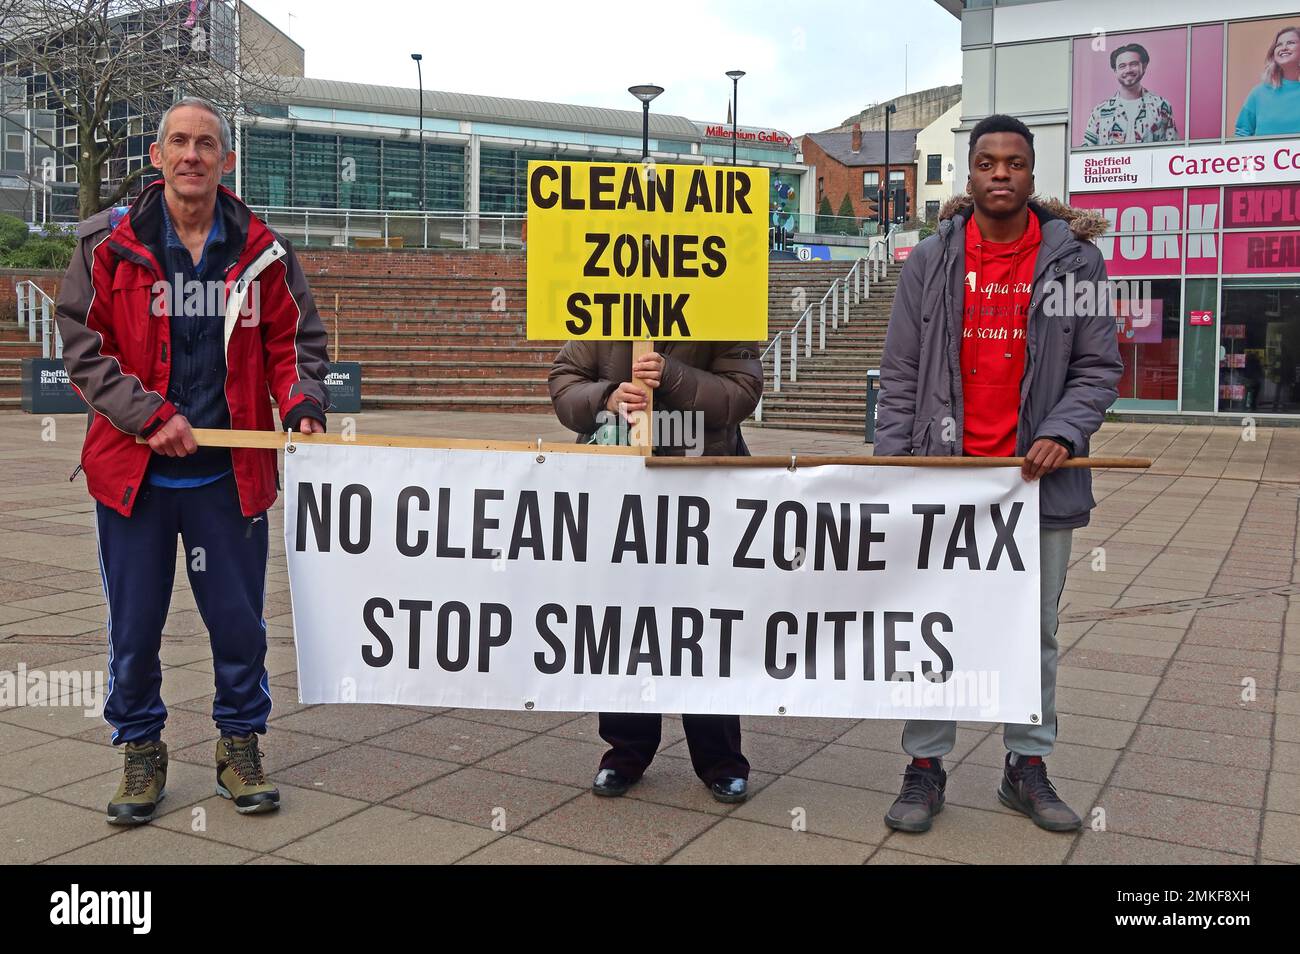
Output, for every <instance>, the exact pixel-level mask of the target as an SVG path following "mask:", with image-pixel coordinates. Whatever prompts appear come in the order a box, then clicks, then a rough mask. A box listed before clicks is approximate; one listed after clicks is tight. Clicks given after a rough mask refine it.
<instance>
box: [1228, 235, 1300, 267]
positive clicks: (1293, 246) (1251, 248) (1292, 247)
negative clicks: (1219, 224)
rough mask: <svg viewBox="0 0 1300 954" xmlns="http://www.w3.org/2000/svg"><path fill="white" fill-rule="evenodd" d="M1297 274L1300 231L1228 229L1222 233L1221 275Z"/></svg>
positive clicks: (1299, 260)
mask: <svg viewBox="0 0 1300 954" xmlns="http://www.w3.org/2000/svg"><path fill="white" fill-rule="evenodd" d="M1279 273H1283V274H1297V273H1300V231H1292V232H1228V233H1227V234H1225V235H1224V236H1223V274H1225V275H1273V274H1279Z"/></svg>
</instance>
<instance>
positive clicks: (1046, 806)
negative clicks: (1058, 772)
mask: <svg viewBox="0 0 1300 954" xmlns="http://www.w3.org/2000/svg"><path fill="white" fill-rule="evenodd" d="M998 801H1000V802H1001V803H1002V804H1003V805H1005V806H1007V808H1011V809H1014V810H1015V811H1018V812H1020V813H1021V814H1022V815H1028V816H1029V817H1030V818H1031V819H1033V822H1034V824H1035V825H1037V826H1038V827H1039V828H1042V829H1044V830H1045V831H1078V830H1079V827H1080V826H1081V825H1082V824H1083V822H1082V821H1081V820H1080V819H1079V816H1078V815H1076V814H1075V813H1074V812H1073V811H1071V809H1070V806H1069V805H1067V804H1065V802H1063V801H1062V800H1061V796H1059V795H1057V794H1056V789H1055V788H1053V787H1052V783H1051V781H1050V780H1049V779H1048V777H1047V763H1045V762H1044V761H1043V760H1042V758H1041V757H1040V756H1037V755H1016V754H1015V753H1014V752H1008V753H1007V762H1006V767H1005V768H1004V769H1003V771H1002V784H1001V785H1000V786H998Z"/></svg>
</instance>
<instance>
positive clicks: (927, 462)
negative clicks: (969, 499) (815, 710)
mask: <svg viewBox="0 0 1300 954" xmlns="http://www.w3.org/2000/svg"><path fill="white" fill-rule="evenodd" d="M193 434H194V439H195V440H196V441H197V442H198V444H199V446H200V447H250V448H263V449H267V450H280V449H281V448H283V447H284V446H285V445H286V444H289V443H293V444H335V445H345V446H346V445H353V446H357V447H412V448H425V449H429V448H432V449H443V450H496V451H522V452H527V453H533V454H623V455H627V456H645V463H646V466H647V467H794V468H795V469H796V470H797V469H798V468H800V467H824V466H827V465H834V464H839V465H847V466H851V467H1020V466H1021V465H1023V464H1024V458H1023V457H849V456H845V455H836V454H817V455H808V456H801V455H799V454H789V455H777V456H771V455H769V456H765V457H650V456H646V455H647V453H648V452H647V450H646V448H644V447H622V446H618V445H603V446H596V445H592V444H567V443H556V442H554V441H543V440H540V439H539V440H536V441H505V440H488V439H477V438H462V437H415V436H407V435H405V434H357V435H355V436H353V437H344V436H342V435H340V434H292V435H290V434H286V433H285V432H283V431H234V430H225V429H223V428H208V427H196V428H194V429H193ZM136 443H139V444H145V443H148V442H147V441H146V440H145V439H144V438H143V437H137V438H136ZM1061 466H1062V467H1097V468H1130V469H1133V468H1137V469H1145V468H1148V467H1150V466H1151V461H1150V460H1147V459H1145V458H1141V457H1075V458H1071V459H1070V460H1067V461H1066V462H1065V463H1064V464H1062V465H1061Z"/></svg>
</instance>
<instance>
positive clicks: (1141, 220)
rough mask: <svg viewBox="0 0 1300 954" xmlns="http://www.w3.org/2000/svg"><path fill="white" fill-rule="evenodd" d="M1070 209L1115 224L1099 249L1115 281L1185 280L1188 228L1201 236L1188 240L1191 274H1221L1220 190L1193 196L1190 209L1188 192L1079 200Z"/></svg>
mask: <svg viewBox="0 0 1300 954" xmlns="http://www.w3.org/2000/svg"><path fill="white" fill-rule="evenodd" d="M1070 204H1071V205H1073V206H1076V207H1077V208H1081V209H1095V210H1097V211H1099V212H1101V213H1102V214H1103V215H1104V216H1105V217H1106V221H1108V222H1109V223H1110V231H1108V232H1107V233H1106V234H1105V235H1102V236H1101V237H1099V238H1098V239H1096V243H1095V244H1096V245H1097V248H1098V249H1100V250H1101V254H1102V257H1103V258H1104V259H1105V260H1106V273H1107V274H1108V275H1109V276H1110V277H1112V278H1122V277H1132V276H1141V275H1177V274H1180V273H1181V272H1182V271H1183V263H1182V256H1183V247H1182V246H1183V238H1182V236H1180V235H1178V234H1177V233H1178V232H1180V231H1182V230H1183V229H1184V228H1186V229H1189V230H1198V231H1195V232H1192V233H1191V234H1189V235H1188V236H1187V269H1186V271H1187V274H1189V275H1212V274H1215V273H1216V272H1217V271H1218V266H1219V250H1218V235H1217V230H1218V228H1219V190H1218V189H1192V190H1190V191H1189V194H1188V202H1187V204H1186V207H1184V204H1183V190H1182V189H1146V190H1138V191H1134V192H1093V193H1082V194H1074V195H1071V196H1070ZM1199 230H1206V231H1199ZM1143 233H1157V234H1143ZM1160 233H1163V234H1160Z"/></svg>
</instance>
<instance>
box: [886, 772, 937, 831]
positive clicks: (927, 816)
mask: <svg viewBox="0 0 1300 954" xmlns="http://www.w3.org/2000/svg"><path fill="white" fill-rule="evenodd" d="M947 782H948V773H947V772H945V771H944V770H943V759H939V758H933V759H912V763H911V764H910V765H908V767H907V770H906V771H905V772H903V789H902V791H900V792H899V793H898V798H896V799H894V804H892V805H890V806H889V811H887V812H885V824H886V825H888V826H889V827H890V828H892V829H894V831H910V832H922V831H929V830H930V825H931V824H932V823H933V821H934V816H935V815H937V814H939V813H940V812H941V811H943V790H944V786H945V785H946V784H947Z"/></svg>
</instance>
